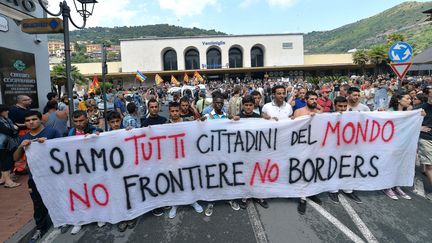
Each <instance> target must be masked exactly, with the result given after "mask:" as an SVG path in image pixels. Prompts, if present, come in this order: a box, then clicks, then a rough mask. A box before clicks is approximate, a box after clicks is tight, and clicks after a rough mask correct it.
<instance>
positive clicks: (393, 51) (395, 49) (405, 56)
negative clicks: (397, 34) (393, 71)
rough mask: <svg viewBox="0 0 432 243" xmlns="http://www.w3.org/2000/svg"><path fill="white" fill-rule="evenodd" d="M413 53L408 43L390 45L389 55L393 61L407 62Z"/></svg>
mask: <svg viewBox="0 0 432 243" xmlns="http://www.w3.org/2000/svg"><path fill="white" fill-rule="evenodd" d="M412 53H413V50H412V47H411V46H410V45H409V44H408V43H406V42H398V43H396V44H394V45H392V46H391V47H390V50H389V53H388V55H389V57H390V60H392V62H407V61H408V60H409V59H410V58H411V57H412Z"/></svg>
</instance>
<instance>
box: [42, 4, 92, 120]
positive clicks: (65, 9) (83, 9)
mask: <svg viewBox="0 0 432 243" xmlns="http://www.w3.org/2000/svg"><path fill="white" fill-rule="evenodd" d="M76 1H78V2H79V3H80V4H81V6H80V4H78V5H77V3H76ZM38 2H39V4H40V5H41V7H42V8H43V10H44V11H45V12H47V13H48V14H49V15H52V16H60V15H61V16H62V18H63V37H64V48H65V50H64V51H65V64H66V82H67V86H66V87H67V90H66V93H67V94H68V99H69V124H70V126H72V114H73V112H74V101H73V86H74V84H73V79H72V74H71V69H72V66H71V55H70V43H69V20H70V22H71V23H72V25H73V26H75V27H76V28H78V29H83V28H84V27H85V25H86V21H87V18H88V17H90V16H91V15H92V14H93V9H94V5H95V3H97V1H96V0H73V2H74V5H75V9H76V11H77V12H78V13H79V14H80V15H81V17H82V19H83V24H82V26H78V25H77V24H75V23H74V21H73V19H72V18H71V16H70V12H71V10H70V8H69V6H68V5H67V2H66V0H63V2H60V10H59V12H58V13H52V12H50V11H49V10H48V9H47V8H46V6H45V4H44V3H43V0H38ZM88 6H89V8H87V7H88Z"/></svg>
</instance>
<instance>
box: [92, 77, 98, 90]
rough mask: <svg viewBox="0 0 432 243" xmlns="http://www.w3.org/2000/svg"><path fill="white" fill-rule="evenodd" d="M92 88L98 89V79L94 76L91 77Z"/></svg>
mask: <svg viewBox="0 0 432 243" xmlns="http://www.w3.org/2000/svg"><path fill="white" fill-rule="evenodd" d="M93 86H94V87H95V88H96V89H100V85H99V81H98V78H97V76H96V75H95V76H93Z"/></svg>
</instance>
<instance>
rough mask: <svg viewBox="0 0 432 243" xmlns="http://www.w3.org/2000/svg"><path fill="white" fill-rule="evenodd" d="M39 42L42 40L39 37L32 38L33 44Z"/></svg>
mask: <svg viewBox="0 0 432 243" xmlns="http://www.w3.org/2000/svg"><path fill="white" fill-rule="evenodd" d="M41 42H42V40H41V39H39V37H35V39H34V43H35V44H40V43H41Z"/></svg>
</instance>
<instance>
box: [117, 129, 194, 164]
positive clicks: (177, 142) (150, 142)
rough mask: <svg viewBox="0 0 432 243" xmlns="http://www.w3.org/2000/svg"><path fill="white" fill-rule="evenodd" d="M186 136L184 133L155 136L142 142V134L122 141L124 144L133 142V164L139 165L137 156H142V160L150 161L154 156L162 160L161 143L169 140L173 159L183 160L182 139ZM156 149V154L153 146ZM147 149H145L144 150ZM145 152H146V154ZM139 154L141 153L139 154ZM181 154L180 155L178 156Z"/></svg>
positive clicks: (143, 136) (143, 137) (183, 146)
mask: <svg viewBox="0 0 432 243" xmlns="http://www.w3.org/2000/svg"><path fill="white" fill-rule="evenodd" d="M185 136H186V134H185V133H179V134H174V135H169V136H155V137H149V138H148V139H147V144H146V141H144V142H143V140H144V139H145V137H146V134H142V135H139V136H132V137H127V138H125V139H124V141H125V142H129V141H133V143H134V154H135V164H136V165H138V164H139V161H140V159H139V156H140V154H141V155H142V158H143V160H145V161H147V160H152V159H154V154H157V160H162V149H161V141H164V140H167V139H170V140H172V141H173V144H174V149H173V150H174V153H175V158H176V159H178V158H180V157H181V158H185V156H186V154H185V145H184V139H183V138H184V137H185ZM154 144H156V145H155V147H156V152H155V153H153V146H154ZM146 147H147V149H146ZM146 150H147V152H146ZM140 152H141V153H140ZM180 153H181V155H180Z"/></svg>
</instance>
